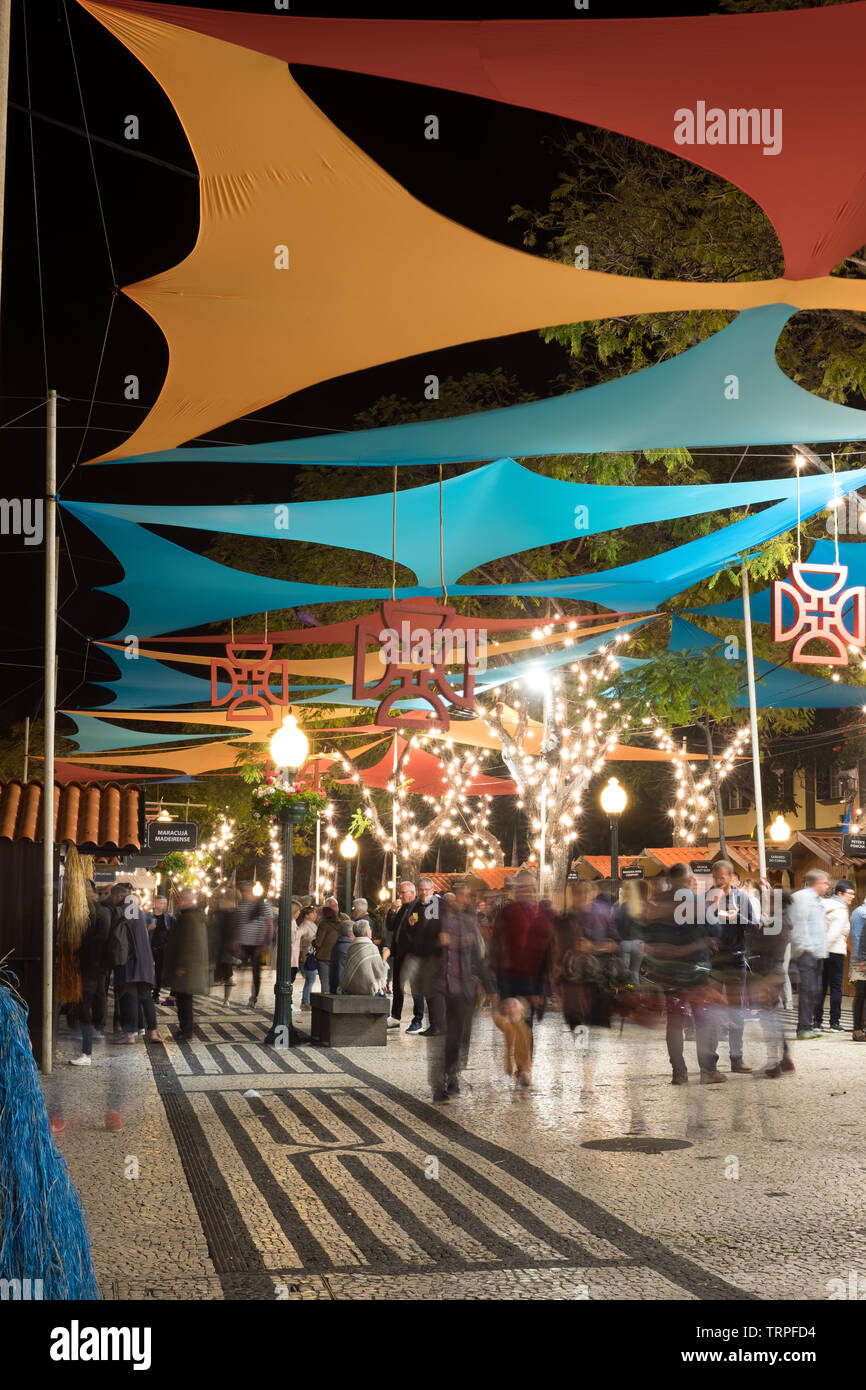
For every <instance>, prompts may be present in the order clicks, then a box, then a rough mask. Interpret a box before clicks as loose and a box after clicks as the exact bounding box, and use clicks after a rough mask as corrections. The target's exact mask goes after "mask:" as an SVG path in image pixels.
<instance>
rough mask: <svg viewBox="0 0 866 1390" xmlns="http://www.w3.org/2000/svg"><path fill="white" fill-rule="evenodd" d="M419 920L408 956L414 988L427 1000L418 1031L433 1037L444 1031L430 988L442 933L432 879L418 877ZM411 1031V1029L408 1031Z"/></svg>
mask: <svg viewBox="0 0 866 1390" xmlns="http://www.w3.org/2000/svg"><path fill="white" fill-rule="evenodd" d="M413 911H414V912H416V913H417V914H418V921H417V923H416V924H415V926H414V927H412V928H411V931H410V935H409V945H408V949H409V954H410V956H414V957H415V959H416V962H417V964H416V966H415V970H416V986H415V987H416V989H417V990H418V992H419V994H423V995H424V998H425V1000H426V1001H427V1013H428V1017H429V1024H428V1027H426V1028H424V1029H422V1030H421V1036H422V1037H425V1038H435V1037H438V1035H439V1034H441V1033H444V1031H445V1013H444V1007H443V1005H442V997H441V995H440V993H439V991H438V990H436V989H434V988H433V977H434V976H435V974H436V971H437V967H438V964H439V956H440V953H441V948H440V945H439V937H440V935H441V933H442V919H443V907H442V898H441V897H440V895H439V894H438V893H436V892H434V886H433V880H432V878H419V880H418V897H417V899H416V901H415V903H414V905H413ZM413 1029H414V1020H413V1024H412V1027H411V1028H409V1029H407V1032H410V1033H411V1032H412V1031H413Z"/></svg>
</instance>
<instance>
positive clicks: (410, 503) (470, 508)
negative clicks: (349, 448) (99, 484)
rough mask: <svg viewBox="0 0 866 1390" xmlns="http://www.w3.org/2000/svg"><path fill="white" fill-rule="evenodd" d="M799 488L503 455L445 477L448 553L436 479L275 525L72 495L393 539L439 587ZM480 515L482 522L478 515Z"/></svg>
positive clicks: (319, 507) (273, 532)
mask: <svg viewBox="0 0 866 1390" xmlns="http://www.w3.org/2000/svg"><path fill="white" fill-rule="evenodd" d="M841 476H842V477H850V476H851V475H850V474H844V475H841ZM863 476H864V477H866V473H864V475H863ZM828 489H829V492H830V495H832V483H831V482H828V479H827V477H826V476H824V475H821V474H818V475H816V476H814V477H810V478H805V479H803V480H802V482H801V484H800V497H801V506H802V507H804V508H809V507H811V506H812V504H813V502H814V501H815V499H816V498H817V499H820V502H819V505H822V504H823V501H824V500H826V497H827V495H828ZM796 491H797V483H796V480H795V478H794V477H788V478H770V479H768V480H766V481H760V482H742V483H700V484H694V485H691V486H665V487H632V486H629V487H604V486H597V485H594V484H588V483H569V482H564V481H562V480H560V479H557V478H548V477H545V476H544V474H542V473H534V472H532V471H531V470H530V469H528V468H523V467H521V466H520V465H519V464H517V463H515V461H514V459H510V458H505V459H498V460H497V461H496V462H495V463H490V464H488V465H487V466H486V467H484V468H476V469H473V470H471V471H470V472H466V473H460V474H458V475H457V477H454V478H449V479H448V480H447V481H446V482H445V483H443V485H442V489H441V498H442V522H441V537H442V548H441V553H440V529H439V526H438V525H437V524H432V525H431V518H435V517H436V516H437V512H438V508H439V496H440V490H439V486H438V484H436V483H428V484H427V485H425V486H423V487H414V488H406V489H404V490H403V491H402V492H398V493H397V495H396V501H395V499H394V496H393V494H392V493H391V492H387V493H376V494H374V495H373V496H370V497H347V498H337V499H333V500H328V501H324V502H299V503H297V504H295V505H292V506H291V507H290V508H289V509H288V517H287V518H286V520H287V525H286V526H285V528H282V527H281V528H280V529H275V508H274V506H273V504H271V503H264V504H252V503H251V504H249V505H246V506H217V507H209V506H207V505H205V504H201V505H197V506H194V507H166V506H162V505H160V506H151V505H140V504H138V505H137V504H134V503H119V502H89V503H80V502H73V503H66V504H65V505H66V506H67V507H68V509H69V510H70V511H71V512H72V513H73V514H74V515H76V516H78V517H79V518H80V519H81V520H82V521H84V522H85V524H86V525H90V518H97V519H98V518H101V517H115V518H118V519H120V520H123V521H135V522H137V523H138V524H139V525H143V526H178V527H183V528H188V529H191V530H196V531H219V532H224V533H229V534H232V535H236V536H262V537H264V538H266V539H268V540H273V539H277V540H286V541H314V542H315V541H326V542H327V544H328V545H330V546H339V547H341V548H343V549H346V550H352V551H356V550H357V545H358V541H359V539H362V540H363V547H364V550H365V551H369V552H371V553H372V554H374V555H381V556H383V557H384V558H386V559H390V558H391V555H392V548H393V550H394V551H395V553H396V560H397V564H398V565H403V566H405V567H406V568H407V569H409V570H412V571H414V573H415V575H416V576H417V579H418V583H419V584H420V585H424V586H427V587H431V586H432V587H435V585H436V584H437V583H440V582H441V578H440V575H441V571H442V569H444V579H445V582H446V583H447V584H454V583H455V582H456V581H457V580H458V579H459V578H460V577H461V575H465V574H469V573H470V572H471V571H472V570H474V569H475V568H476V567H477V566H478V565H480V564H484V563H486V562H487V561H489V560H495V559H499V558H500V557H501V556H503V555H519V554H520V553H521V552H523V551H525V550H533V549H535V548H536V547H538V546H543V545H553V544H555V543H556V542H558V541H564V540H572V539H573V538H574V535H575V532H576V531H578V532H579V533H580V534H581V535H590V536H592V535H599V534H601V533H602V532H605V531H613V530H619V529H621V528H623V527H626V526H638V525H640V526H644V525H647V524H649V523H650V522H654V521H661V520H664V521H671V520H673V519H674V518H677V517H686V516H699V515H705V514H707V513H708V512H715V511H722V510H728V509H732V508H735V507H747V506H755V505H756V504H757V503H761V502H770V501H774V500H776V499H777V498H778V499H781V498H788V499H789V500H790V499H791V498H794V497H796ZM395 517H396V523H395ZM472 517H477V518H478V520H479V521H480V523H481V524H480V525H472V524H470V523H469V518H472ZM281 519H282V518H281ZM395 530H396V534H395ZM118 558H122V557H118ZM347 596H349V595H347Z"/></svg>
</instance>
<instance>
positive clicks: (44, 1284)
mask: <svg viewBox="0 0 866 1390" xmlns="http://www.w3.org/2000/svg"><path fill="white" fill-rule="evenodd" d="M16 984H17V980H16V978H15V976H14V975H13V974H12V973H11V972H10V971H9V970H4V969H3V968H2V962H0V1280H21V1281H22V1286H23V1287H24V1288H25V1289H27V1288H28V1286H27V1285H26V1283H25V1282H24V1281H26V1280H30V1281H31V1283H30V1285H29V1289H30V1290H31V1292H30V1293H29V1297H30V1298H34V1297H36V1298H38V1297H41V1298H43V1299H46V1300H47V1299H90V1300H92V1299H99V1298H100V1293H99V1286H98V1285H97V1282H96V1276H95V1274H94V1272H93V1264H92V1262H91V1258H90V1241H89V1238H88V1235H87V1226H86V1224H85V1220H84V1212H83V1210H82V1206H81V1201H80V1199H79V1196H78V1193H77V1192H76V1190H75V1188H74V1186H73V1184H72V1180H71V1178H70V1176H69V1169H68V1168H67V1166H66V1162H65V1160H64V1159H63V1158H62V1157H61V1155H60V1154H59V1152H58V1150H57V1145H56V1144H55V1142H54V1139H53V1137H52V1134H51V1128H50V1125H49V1122H48V1111H47V1110H46V1107H45V1100H44V1097H43V1095H42V1087H41V1086H40V1084H39V1073H38V1071H37V1069H36V1061H35V1059H34V1057H33V1051H32V1049H31V1046H30V1038H29V1036H28V1032H27V1006H26V1005H25V1004H24V1003H23V1001H21V1000H20V998H19V996H18V995H17V991H15V985H16ZM37 1280H40V1281H41V1285H39V1284H37V1283H36V1281H37ZM13 1287H14V1286H13ZM3 1289H4V1290H6V1289H7V1285H5V1284H4V1285H3ZM33 1290H38V1292H33ZM6 1296H7V1297H8V1296H10V1295H9V1293H8V1292H7V1294H6ZM11 1296H12V1297H21V1296H22V1295H21V1294H20V1293H17V1292H13V1293H12V1294H11ZM23 1297H28V1293H26V1292H25V1293H24V1294H23Z"/></svg>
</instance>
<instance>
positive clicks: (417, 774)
mask: <svg viewBox="0 0 866 1390" xmlns="http://www.w3.org/2000/svg"><path fill="white" fill-rule="evenodd" d="M394 741H395V742H396V744H397V757H398V758H399V757H401V755H402V753H403V750H404V749H405V747H406V740H405V739H404V738H400V737H399V735H398V736H397V737H396V739H395V740H394ZM393 767H394V755H393V751H392V742H391V741H390V740H389V745H388V748H387V749H386V751H385V752H384V753H383V754H382V757H381V758H380V759H379V761H378V762H377V763H374V764H373V766H372V767H365V768H363V769H362V771H361V781H362V782H363V783H364V786H365V787H379V788H386V787H387V786H388V783H389V782H391V781H393V778H394V772H393ZM400 775H401V778H403V779H405V780H406V782H407V783H408V784H409V785H408V786H407V788H406V789H407V791H409V792H411V793H412V794H413V795H415V794H417V795H419V796H442V795H443V794H444V793H445V792H446V791H447V790H448V787H449V782H448V778H447V777H446V775H445V768H444V765H443V763H442V761H441V759H439V758H437V757H436V755H435V753H431V752H430V751H429V750H428V749H426V748H412V749H410V751H409V753H408V754H407V756H406V761H405V762H404V764H403V767H402V769H401V773H400ZM340 781H344V782H345V781H352V779H351V778H340ZM464 790H465V794H466V795H467V796H508V795H513V794H514V793H515V792H516V791H517V785H516V783H514V782H512V781H511V780H510V778H507V777H491V776H489V774H487V773H483V772H480V773H479V774H478V775H477V776H476V777H473V779H472V781H471V782H469V783H467V785H466V787H465V789H464Z"/></svg>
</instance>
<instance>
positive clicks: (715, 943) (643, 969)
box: [71, 860, 866, 1128]
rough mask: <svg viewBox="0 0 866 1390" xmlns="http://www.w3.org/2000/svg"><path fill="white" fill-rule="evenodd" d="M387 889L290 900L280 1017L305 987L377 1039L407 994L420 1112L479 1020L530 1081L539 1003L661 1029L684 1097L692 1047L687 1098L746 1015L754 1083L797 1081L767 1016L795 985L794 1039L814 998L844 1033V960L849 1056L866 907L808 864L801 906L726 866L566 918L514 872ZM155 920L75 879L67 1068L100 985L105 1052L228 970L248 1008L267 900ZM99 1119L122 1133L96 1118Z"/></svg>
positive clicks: (304, 1002)
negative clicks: (371, 1004)
mask: <svg viewBox="0 0 866 1390" xmlns="http://www.w3.org/2000/svg"><path fill="white" fill-rule="evenodd" d="M398 892H399V896H398V898H397V900H396V901H394V902H393V903H392V904H391V905H390V907H389V908H388V909H387V912H384V913H383V914H382V915H381V916H380V915H378V914H376V913H372V912H370V910H369V908H368V903H367V901H366V899H364V898H356V899H355V900H354V902H353V903H352V909H351V913H346V912H341V911H340V908H339V904H338V902H337V900H336V899H335V898H333V897H329V898H326V899H325V901H324V902H323V903H322V904H321V906H319V905H317V904H315V903H313V902H309V901H307V902H304V903H303V905H302V906H301V907H300V910H299V911H298V912H297V915H296V916H295V917H294V920H293V921H292V927H291V980H292V985H293V987H294V986H295V984H296V981H297V982H298V983H299V984H300V986H301V989H300V998H299V999H297V1001H296V1002H295V1004H294V1007H295V1008H296V1009H298V1010H299V1011H300V1012H309V1011H310V1009H311V1007H312V1005H311V996H312V992H313V990H314V988H315V986H316V985H317V984H318V987H319V989H320V990H321V992H322V993H325V994H329V993H330V994H336V993H344V994H355V995H369V996H373V995H387V996H389V997H390V1009H389V1015H390V1016H389V1018H388V1028H390V1029H400V1028H401V1026H402V1025H403V1020H404V1013H405V1011H406V1002H407V996H409V997H410V998H411V1016H410V1017H409V1022H408V1025H407V1026H406V1028H405V1032H406V1033H407V1034H409V1035H417V1036H420V1037H423V1038H426V1039H429V1040H430V1041H429V1048H428V1053H429V1056H428V1060H429V1075H430V1084H431V1089H432V1092H433V1097H434V1100H436V1101H437V1102H444V1101H447V1100H449V1099H450V1098H451V1097H452V1096H454V1095H457V1094H459V1092H460V1077H461V1074H462V1073H463V1071H464V1070H465V1068H466V1065H467V1059H468V1055H469V1046H470V1041H471V1034H472V1027H473V1020H474V1018H475V1015H476V1012H477V1010H478V1008H479V1006H480V1007H482V1008H484V1009H489V1010H490V1013H491V1015H492V1019H493V1022H494V1023H495V1025H496V1027H497V1028H498V1029H499V1030H500V1032H501V1033H502V1037H503V1048H504V1067H505V1071H506V1073H507V1074H508V1075H509V1077H511V1078H513V1080H514V1084H515V1086H517V1087H518V1088H527V1087H529V1086H530V1085H531V1078H532V1053H533V1034H534V1027H535V1024H536V1022H537V1020H539V1019H540V1018H542V1017H543V1016H544V1014H545V1012H546V1011H547V1010H548V1009H551V1008H554V1009H557V1010H559V1012H560V1013H561V1015H562V1019H563V1021H564V1023H565V1025H566V1027H567V1028H568V1029H569V1030H571V1032H572V1033H575V1031H576V1030H578V1029H579V1030H581V1036H582V1037H583V1038H584V1039H585V1038H586V1037H588V1036H591V1035H592V1033H593V1030H597V1029H605V1028H610V1027H611V1024H612V1022H613V1021H614V1020H615V1019H616V1020H622V1021H623V1023H624V1022H625V1021H628V1022H630V1023H632V1024H637V1025H641V1026H658V1027H659V1028H664V1030H665V1037H666V1042H667V1051H668V1057H669V1061H670V1065H671V1073H672V1075H671V1080H672V1084H673V1085H676V1086H680V1085H685V1084H687V1083H688V1080H689V1064H688V1061H687V1057H686V1044H687V1043H691V1042H693V1043H694V1046H695V1059H696V1062H697V1066H698V1071H699V1075H700V1081H701V1083H702V1084H718V1083H720V1082H724V1081H726V1080H727V1076H726V1074H725V1072H724V1071H722V1070H721V1069H720V1065H719V1063H720V1053H719V1049H720V1047H721V1045H722V1043H723V1041H724V1043H725V1047H726V1050H727V1054H728V1061H729V1069H730V1072H731V1073H733V1074H737V1073H750V1072H752V1071H753V1070H755V1069H757V1068H756V1062H755V1059H754V1058H753V1059H752V1060H751V1062H750V1061H748V1060H747V1059H746V1057H745V1056H744V1029H745V1022H746V1019H747V1017H757V1018H758V1019H759V1020H760V1023H761V1026H762V1030H763V1035H764V1044H765V1050H766V1057H765V1060H764V1062H763V1064H762V1067H761V1068H760V1070H762V1071H763V1075H765V1076H767V1077H769V1078H778V1077H781V1076H782V1075H784V1074H785V1073H786V1072H793V1071H794V1070H795V1064H794V1061H793V1058H792V1051H791V1047H790V1043H791V1041H792V1038H791V1037H789V1036H788V1035H787V1029H786V1024H785V1017H786V1015H785V1012H784V1010H785V1007H786V1006H788V1007H790V1006H791V1004H792V1000H793V993H792V975H793V976H794V977H795V979H796V983H797V989H798V992H797V1026H796V1038H797V1039H798V1040H801V1041H816V1040H818V1039H820V1038H823V1037H824V1036H825V1034H824V1024H823V1020H824V1010H825V1001H826V1000H827V997H828V995H829V1023H828V1029H829V1030H830V1031H841V1028H842V1022H841V1018H842V988H843V980H844V973H845V966H846V961H849V962H850V963H849V966H848V969H849V978H850V980H851V981H852V982H853V984H854V1001H853V1024H854V1028H853V1035H852V1036H853V1040H854V1041H855V1042H866V1028H864V1023H866V1019H864V1012H866V932H864V930H863V927H864V922H866V902H864V903H863V904H861V905H860V906H859V907H857V908H856V909H854V910H853V912H852V908H853V903H854V898H855V889H854V885H853V884H852V883H851V882H849V881H848V880H846V879H840V880H838V881H837V882H836V883H835V884H831V880H830V877H829V875H828V874H827V872H826V871H825V870H823V869H813V870H810V871H809V872H808V873H807V874H806V877H805V885H804V887H803V888H802V889H800V890H799V891H798V892H795V893H787V892H785V891H783V890H776V891H775V893H774V894H773V895H771V896H769V895H767V894H766V893H765V894H763V895H762V894H761V893H760V892H759V890H758V888H757V885H756V884H754V883H753V882H751V881H749V880H746V881H744V882H742V883H741V882H740V881H739V878H738V876H737V874H736V872H735V870H734V868H733V866H732V865H731V864H730V863H728V862H727V861H725V860H718V861H717V862H716V863H715V864H714V865H713V867H712V876H711V878H709V879H707V878H705V877H703V876H701V877H696V876H695V875H694V873H693V872H692V870H691V868H689V867H688V866H687V865H685V864H675V865H674V866H673V868H672V869H670V871H669V873H668V874H667V875H666V876H665V877H660V878H658V879H656V880H655V881H654V883H653V885H652V891H650V885H649V884H648V883H647V881H645V880H639V881H630V882H628V883H626V884H624V885H623V887H622V888H621V890H620V892H619V894H618V897H617V899H616V900H614V898H613V897H612V896H611V895H610V894H607V893H604V892H602V893H595V892H594V890H593V889H592V887H591V885H589V884H586V883H579V884H577V885H575V889H574V891H573V900H572V903H571V905H570V906H569V908H568V909H567V910H566V911H565V912H563V913H557V912H555V911H554V910H553V908H552V906H551V904H550V903H549V902H546V901H539V899H538V896H537V890H536V880H535V877H534V875H532V874H531V873H529V872H519V873H518V874H517V875H516V876H515V878H514V879H513V880H511V881H510V884H509V887H508V897H507V899H506V900H505V901H504V902H498V901H496V900H495V899H485V900H482V901H481V902H479V903H476V902H474V901H473V898H472V894H471V891H470V887H469V885H468V883H467V882H465V881H462V880H460V879H457V880H455V881H453V882H452V886H451V891H450V892H446V893H438V892H436V891H435V888H434V883H433V880H432V879H430V878H429V877H426V876H422V877H420V878H419V880H418V883H417V885H416V884H415V883H413V882H410V881H409V880H406V881H404V882H402V883H400V885H399V889H398ZM168 909H169V904H168V902H167V900H166V898H165V897H157V898H155V899H154V902H153V908H152V910H151V911H149V912H145V911H144V910H143V909H142V908H141V906H140V904H139V901H138V898H137V896H136V894H135V893H134V892H133V890H132V887H131V885H130V884H128V883H118V884H115V885H114V886H112V888H111V889H110V890H109V891H108V892H107V893H106V894H105V895H104V896H102V897H98V896H97V894H96V891H95V889H94V888H93V885H90V891H89V899H88V912H89V924H88V927H87V930H86V932H85V935H84V938H83V941H82V943H81V948H80V953H79V966H80V973H81V1000H80V1002H79V1003H77V1004H76V1006H75V1011H76V1016H75V1018H74V1020H73V1021H74V1022H75V1023H76V1026H79V1027H80V1031H81V1052H80V1054H79V1055H78V1056H75V1057H73V1058H72V1059H71V1065H72V1066H89V1065H90V1064H91V1056H92V1051H93V1041H94V1038H97V1039H104V1037H105V1024H106V1016H107V1000H108V989H109V985H110V984H113V986H114V991H113V992H114V1008H115V1034H114V1040H115V1042H116V1043H117V1044H118V1045H121V1046H122V1045H131V1044H134V1043H136V1042H137V1041H138V1039H139V1038H140V1037H142V1036H143V1037H144V1038H145V1039H146V1040H147V1041H150V1042H158V1041H159V1040H160V1034H159V1030H158V1026H157V1019H156V1014H155V1007H154V1006H155V1004H156V1003H160V1004H162V1005H163V1006H168V1007H173V1008H175V1009H176V1012H177V1029H176V1036H177V1037H178V1038H179V1039H180V1040H181V1041H183V1042H188V1041H190V1040H191V1039H192V1037H193V1028H194V1017H193V1007H194V999H195V997H196V996H197V995H208V994H209V993H210V991H211V988H212V987H214V986H216V987H217V988H221V990H222V1002H223V1004H224V1005H226V1006H228V1005H229V1003H230V999H231V994H232V991H233V989H234V987H235V984H236V979H237V976H238V974H239V973H240V972H244V973H245V972H246V971H247V970H248V971H249V973H250V984H251V988H250V993H249V996H248V998H247V1004H248V1006H249V1007H255V1006H256V1003H257V1001H258V997H259V993H260V989H261V981H262V971H263V968H264V967H265V965H266V964H267V963H268V962H272V961H273V959H274V958H275V942H276V929H277V922H276V914H275V911H274V908H273V906H272V905H271V904H270V903H269V902H268V901H267V899H266V898H264V897H263V896H259V897H256V895H255V893H254V889H253V884H252V883H244V884H241V885H240V887H239V890H238V892H237V894H235V893H232V894H227V895H225V896H224V897H223V898H221V899H220V901H219V902H218V903H217V904H216V905H215V907H214V908H213V910H212V911H210V912H209V913H208V914H205V912H204V911H203V910H202V908H201V906H200V905H199V904H198V902H197V899H196V895H195V893H194V892H193V890H192V889H189V888H184V889H182V890H181V891H180V893H179V894H178V895H177V903H176V912H175V913H171V912H169V910H168ZM849 941H850V954H849ZM163 991H167V993H165V994H164V995H163ZM791 1031H792V1032H793V1031H794V1030H791ZM106 1124H107V1125H108V1127H109V1128H119V1127H121V1126H122V1122H121V1119H120V1116H119V1115H118V1114H116V1113H113V1112H108V1113H107V1115H106Z"/></svg>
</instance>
